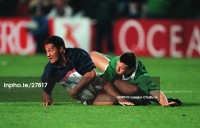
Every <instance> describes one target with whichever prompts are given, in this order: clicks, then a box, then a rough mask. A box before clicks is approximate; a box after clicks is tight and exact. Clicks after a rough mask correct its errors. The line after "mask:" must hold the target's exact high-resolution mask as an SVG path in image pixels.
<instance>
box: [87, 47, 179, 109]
mask: <svg viewBox="0 0 200 128" xmlns="http://www.w3.org/2000/svg"><path fill="white" fill-rule="evenodd" d="M90 56H91V58H92V60H93V62H94V64H95V66H96V67H97V68H99V69H100V71H102V72H103V79H104V82H103V83H104V85H103V87H104V89H105V91H106V92H107V93H108V94H110V95H112V96H113V97H115V98H117V99H118V98H126V99H127V100H129V101H132V102H133V103H134V104H136V105H137V104H139V105H140V104H145V105H146V104H148V103H149V101H150V100H151V101H156V102H158V103H159V104H160V105H161V106H179V105H181V104H182V103H181V101H180V100H178V99H175V100H173V99H170V101H168V99H167V97H166V96H165V94H164V93H163V92H162V91H161V90H160V88H159V86H158V85H157V84H155V83H154V82H153V81H152V79H151V78H150V77H149V75H148V72H147V70H146V69H145V66H144V65H143V64H142V62H141V61H140V60H138V59H137V58H136V56H135V54H134V53H133V52H126V53H124V54H122V55H121V56H116V57H113V58H112V57H111V56H108V55H105V54H102V53H98V52H96V51H93V52H91V53H90ZM118 94H121V96H119V95H118ZM134 97H135V98H134ZM148 97H149V99H148ZM138 99H139V100H138Z"/></svg>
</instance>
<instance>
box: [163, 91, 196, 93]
mask: <svg viewBox="0 0 200 128" xmlns="http://www.w3.org/2000/svg"><path fill="white" fill-rule="evenodd" d="M163 92H164V93H200V91H163Z"/></svg>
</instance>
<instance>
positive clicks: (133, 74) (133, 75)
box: [122, 60, 138, 80]
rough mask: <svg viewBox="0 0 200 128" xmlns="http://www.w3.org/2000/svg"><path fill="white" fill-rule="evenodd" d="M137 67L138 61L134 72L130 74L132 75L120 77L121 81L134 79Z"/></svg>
mask: <svg viewBox="0 0 200 128" xmlns="http://www.w3.org/2000/svg"><path fill="white" fill-rule="evenodd" d="M137 67H138V60H137V62H136V68H135V71H134V72H133V73H132V75H131V76H130V77H125V76H124V75H122V80H129V79H134V77H135V74H136V71H137Z"/></svg>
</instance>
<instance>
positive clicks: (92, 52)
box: [89, 51, 97, 58]
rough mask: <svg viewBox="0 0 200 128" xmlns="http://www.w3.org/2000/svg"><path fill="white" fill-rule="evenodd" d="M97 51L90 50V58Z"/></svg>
mask: <svg viewBox="0 0 200 128" xmlns="http://www.w3.org/2000/svg"><path fill="white" fill-rule="evenodd" d="M96 53H97V52H96V51H91V52H90V53H89V54H90V57H91V58H92V57H93V56H94V55H95V54H96Z"/></svg>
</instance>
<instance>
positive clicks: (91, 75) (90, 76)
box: [68, 69, 96, 99]
mask: <svg viewBox="0 0 200 128" xmlns="http://www.w3.org/2000/svg"><path fill="white" fill-rule="evenodd" d="M95 78H96V72H95V70H94V69H93V70H91V71H89V72H86V73H85V75H83V77H82V79H81V80H80V81H79V83H78V84H77V85H76V86H75V87H74V88H73V89H71V90H68V91H69V92H70V96H71V97H72V98H75V99H76V94H77V93H78V92H80V91H81V90H83V89H84V88H85V87H87V86H88V85H89V84H90V83H91V82H92V81H93V80H94V79H95Z"/></svg>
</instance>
